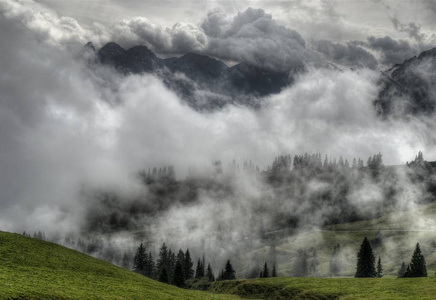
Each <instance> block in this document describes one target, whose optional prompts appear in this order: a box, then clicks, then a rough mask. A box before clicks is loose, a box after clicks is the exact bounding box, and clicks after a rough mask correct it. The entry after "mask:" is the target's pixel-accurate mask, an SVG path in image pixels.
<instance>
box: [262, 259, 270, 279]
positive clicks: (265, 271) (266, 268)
mask: <svg viewBox="0 0 436 300" xmlns="http://www.w3.org/2000/svg"><path fill="white" fill-rule="evenodd" d="M262 275H263V277H264V278H267V277H269V270H268V264H267V263H266V262H265V264H264V265H263V272H262Z"/></svg>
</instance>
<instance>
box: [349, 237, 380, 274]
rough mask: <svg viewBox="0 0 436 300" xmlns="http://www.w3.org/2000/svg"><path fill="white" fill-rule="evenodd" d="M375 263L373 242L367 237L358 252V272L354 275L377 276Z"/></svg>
mask: <svg viewBox="0 0 436 300" xmlns="http://www.w3.org/2000/svg"><path fill="white" fill-rule="evenodd" d="M374 263H375V258H374V253H373V252H372V248H371V244H370V243H369V241H368V239H367V238H366V237H365V239H364V240H363V242H362V245H361V246H360V250H359V253H358V254H357V266H356V274H355V275H354V277H375V276H376V275H377V274H376V271H375V266H374Z"/></svg>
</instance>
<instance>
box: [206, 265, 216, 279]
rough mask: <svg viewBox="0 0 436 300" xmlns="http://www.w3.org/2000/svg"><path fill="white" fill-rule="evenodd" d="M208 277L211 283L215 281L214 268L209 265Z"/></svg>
mask: <svg viewBox="0 0 436 300" xmlns="http://www.w3.org/2000/svg"><path fill="white" fill-rule="evenodd" d="M206 277H207V279H208V280H209V281H210V282H213V281H215V275H213V271H212V267H211V266H210V264H208V265H207V270H206Z"/></svg>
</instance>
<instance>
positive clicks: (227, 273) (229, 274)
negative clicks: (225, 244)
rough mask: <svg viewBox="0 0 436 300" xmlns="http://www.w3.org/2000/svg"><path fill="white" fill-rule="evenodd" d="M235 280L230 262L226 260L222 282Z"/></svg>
mask: <svg viewBox="0 0 436 300" xmlns="http://www.w3.org/2000/svg"><path fill="white" fill-rule="evenodd" d="M233 279H236V276H235V270H234V269H233V266H232V264H231V263H230V260H229V259H228V260H227V262H226V266H225V267H224V273H223V280H233Z"/></svg>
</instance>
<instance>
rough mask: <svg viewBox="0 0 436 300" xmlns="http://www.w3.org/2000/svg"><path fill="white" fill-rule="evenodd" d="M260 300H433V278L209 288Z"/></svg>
mask: <svg viewBox="0 0 436 300" xmlns="http://www.w3.org/2000/svg"><path fill="white" fill-rule="evenodd" d="M210 290H211V291H212V292H215V293H226V294H234V295H238V296H241V297H243V298H251V299H253V298H260V299H276V300H282V299H283V300H285V299H317V300H320V299H325V300H328V299H340V300H351V299H374V300H383V299H389V300H391V299H398V300H401V299H423V300H425V299H435V297H436V278H434V277H431V278H401V279H397V278H297V277H293V278H292V277H291V278H266V279H251V280H234V281H221V282H215V283H214V284H213V285H212V286H211V289H210Z"/></svg>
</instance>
